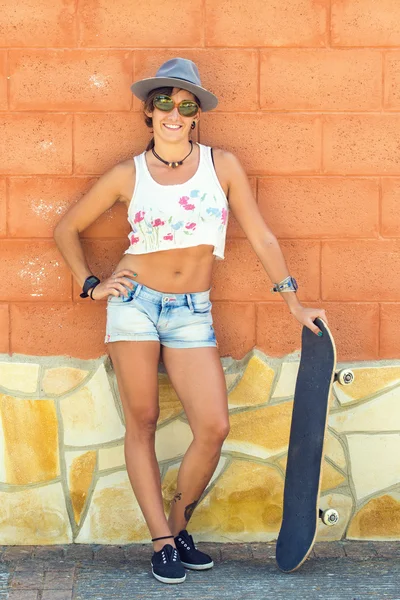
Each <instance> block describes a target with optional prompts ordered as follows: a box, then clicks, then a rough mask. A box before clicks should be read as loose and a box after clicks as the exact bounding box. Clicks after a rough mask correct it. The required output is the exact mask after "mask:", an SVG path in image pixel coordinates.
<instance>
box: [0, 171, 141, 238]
mask: <svg viewBox="0 0 400 600" xmlns="http://www.w3.org/2000/svg"><path fill="white" fill-rule="evenodd" d="M95 181H96V178H93V177H92V178H89V177H75V178H73V177H68V178H66V177H64V178H58V177H15V178H13V177H11V178H10V179H9V197H10V201H9V210H8V230H9V236H10V237H29V238H34V237H49V238H52V237H53V232H54V228H55V226H56V225H57V223H58V222H59V221H60V219H61V217H62V216H63V215H64V214H65V213H66V212H67V210H68V208H69V207H70V206H71V205H73V204H75V202H77V201H78V200H80V198H82V196H83V195H84V194H85V193H86V192H87V191H88V190H89V189H90V188H91V187H92V185H93V184H94V183H95ZM0 189H1V188H0ZM129 231H130V226H129V223H128V221H127V209H126V205H125V204H124V203H122V202H116V203H115V204H114V205H113V206H112V207H111V208H109V209H108V210H106V211H105V212H104V213H103V214H102V215H101V216H100V217H99V218H98V219H97V220H96V221H95V222H94V223H93V224H92V225H90V226H89V227H87V229H85V230H84V231H82V232H81V233H80V236H81V237H83V238H86V237H88V238H92V237H102V238H104V237H105V238H107V237H112V238H115V237H123V238H125V237H126V236H127V235H128V233H129Z"/></svg>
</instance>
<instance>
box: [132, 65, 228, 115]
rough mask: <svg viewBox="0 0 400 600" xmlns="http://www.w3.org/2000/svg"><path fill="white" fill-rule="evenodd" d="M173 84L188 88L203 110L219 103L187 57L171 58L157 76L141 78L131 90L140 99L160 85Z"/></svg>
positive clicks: (173, 85) (210, 108)
mask: <svg viewBox="0 0 400 600" xmlns="http://www.w3.org/2000/svg"><path fill="white" fill-rule="evenodd" d="M164 86H168V87H169V86H171V87H177V88H181V89H183V90H188V91H189V92H192V94H195V95H196V96H197V97H198V99H199V100H200V106H201V110H202V111H203V112H207V111H208V110H212V109H213V108H215V107H216V106H217V104H218V98H217V97H216V96H215V95H214V94H213V93H212V92H209V91H208V90H206V89H205V88H203V87H202V86H201V81H200V75H199V70H198V68H197V66H196V65H195V63H194V62H192V61H191V60H188V59H187V58H171V60H167V62H165V63H164V64H162V65H161V67H160V68H159V69H158V71H157V73H156V76H155V77H149V78H147V79H141V80H140V81H136V82H135V83H133V84H132V85H131V90H132V92H133V93H134V94H135V96H137V97H138V98H139V99H140V100H143V101H145V100H146V98H147V95H148V94H149V92H151V91H152V90H155V89H156V88H158V87H164Z"/></svg>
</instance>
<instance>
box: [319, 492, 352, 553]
mask: <svg viewBox="0 0 400 600" xmlns="http://www.w3.org/2000/svg"><path fill="white" fill-rule="evenodd" d="M319 508H321V510H327V509H328V508H334V509H335V510H337V512H338V513H339V522H338V523H337V524H336V525H333V526H332V527H328V526H327V525H324V523H323V522H322V521H321V519H320V520H319V521H318V530H317V538H316V541H317V542H331V541H333V540H341V539H342V537H343V535H344V532H345V531H346V527H347V525H348V522H349V519H350V515H351V511H352V508H353V500H352V498H351V497H350V496H347V495H345V494H339V493H331V494H326V495H323V496H320V498H319Z"/></svg>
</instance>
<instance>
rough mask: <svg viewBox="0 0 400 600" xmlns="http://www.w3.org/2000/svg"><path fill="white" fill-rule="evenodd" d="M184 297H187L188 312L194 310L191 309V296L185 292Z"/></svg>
mask: <svg viewBox="0 0 400 600" xmlns="http://www.w3.org/2000/svg"><path fill="white" fill-rule="evenodd" d="M186 298H187V301H188V306H189V308H190V312H194V310H193V302H192V296H191V295H190V294H186Z"/></svg>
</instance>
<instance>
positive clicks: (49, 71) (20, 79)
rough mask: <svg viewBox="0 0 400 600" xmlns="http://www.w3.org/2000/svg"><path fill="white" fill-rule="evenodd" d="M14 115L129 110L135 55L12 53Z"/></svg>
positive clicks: (109, 51)
mask: <svg viewBox="0 0 400 600" xmlns="http://www.w3.org/2000/svg"><path fill="white" fill-rule="evenodd" d="M9 60H10V75H11V79H10V107H11V109H13V110H45V111H52V110H66V111H70V110H78V111H82V110H90V111H94V110H107V111H108V110H129V109H130V107H131V103H132V92H131V91H130V85H131V83H132V63H133V55H132V52H128V51H123V50H88V49H85V50H32V49H29V50H13V51H11V52H10V59H9Z"/></svg>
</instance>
